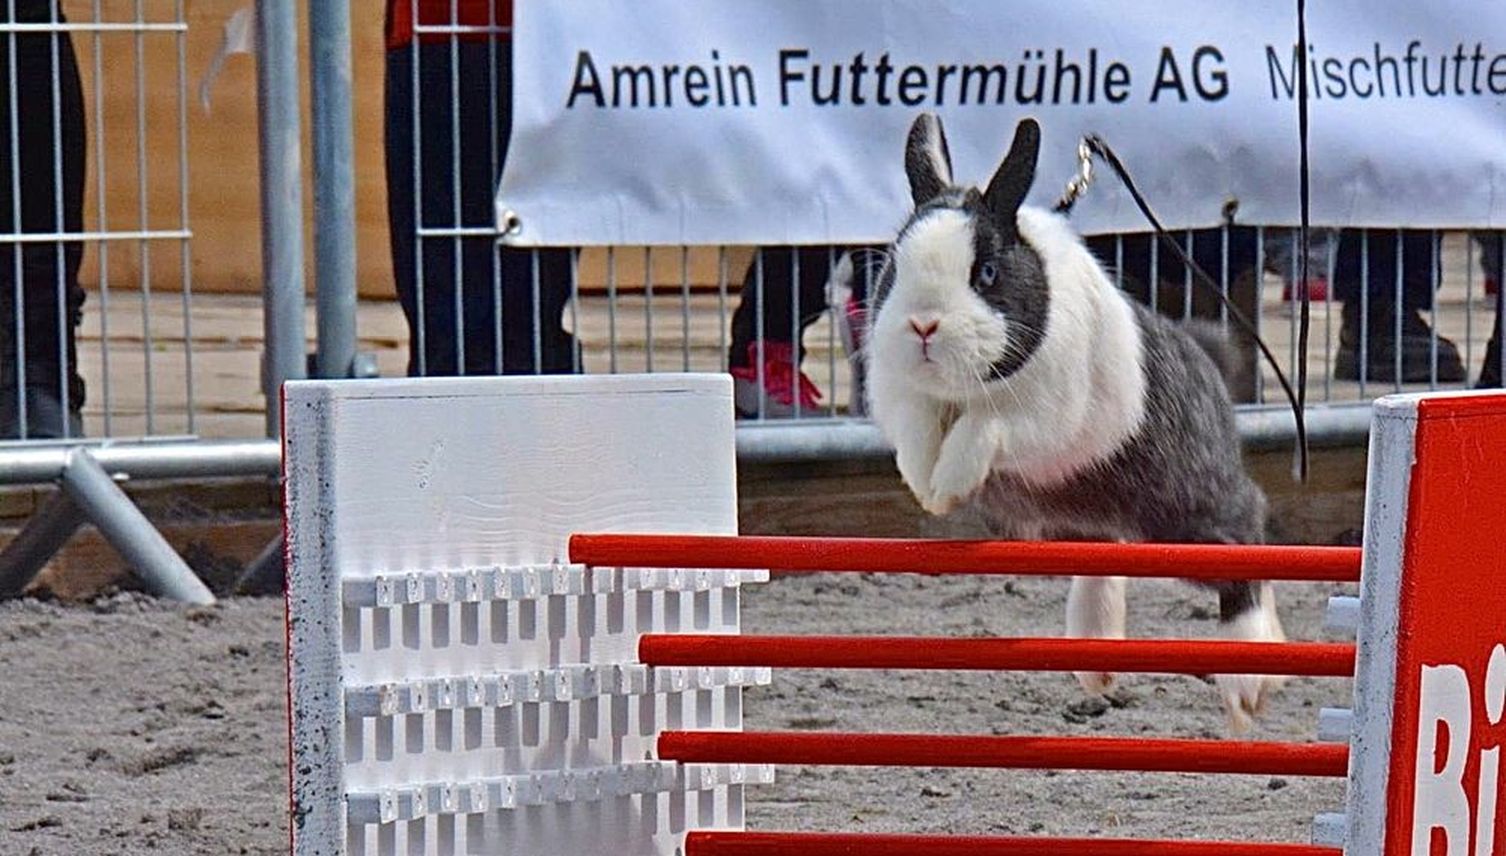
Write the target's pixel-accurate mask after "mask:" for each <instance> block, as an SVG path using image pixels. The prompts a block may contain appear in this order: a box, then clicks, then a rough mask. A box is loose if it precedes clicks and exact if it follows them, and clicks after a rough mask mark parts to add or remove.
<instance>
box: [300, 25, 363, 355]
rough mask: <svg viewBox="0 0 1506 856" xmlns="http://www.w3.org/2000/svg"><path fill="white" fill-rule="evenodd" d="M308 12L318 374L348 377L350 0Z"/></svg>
mask: <svg viewBox="0 0 1506 856" xmlns="http://www.w3.org/2000/svg"><path fill="white" fill-rule="evenodd" d="M308 10H309V65H310V68H309V76H310V87H311V101H310V111H309V121H310V122H311V123H312V124H313V127H312V128H311V129H310V132H311V135H312V140H313V155H314V164H313V175H314V288H315V299H316V301H317V305H318V316H317V321H316V323H317V331H318V350H317V358H316V360H317V365H318V371H319V376H320V377H325V378H343V377H350V375H351V373H352V368H353V366H354V365H355V359H356V183H355V138H354V131H353V130H352V121H351V86H350V73H351V72H350V0H313V2H311V3H309V4H308Z"/></svg>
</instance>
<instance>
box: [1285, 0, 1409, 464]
mask: <svg viewBox="0 0 1506 856" xmlns="http://www.w3.org/2000/svg"><path fill="white" fill-rule="evenodd" d="M1297 65H1298V66H1300V68H1298V69H1297V140H1298V144H1299V146H1300V152H1299V153H1298V158H1299V160H1298V172H1299V173H1300V174H1301V178H1300V182H1301V191H1300V194H1301V199H1300V204H1301V206H1302V220H1301V229H1300V232H1299V238H1298V241H1299V244H1300V249H1301V252H1302V261H1301V263H1300V271H1301V276H1302V278H1301V280H1300V281H1298V283H1297V299H1298V300H1299V301H1301V303H1302V308H1301V310H1300V311H1301V320H1300V321H1299V322H1298V325H1297V330H1298V332H1297V410H1298V412H1299V413H1305V412H1306V411H1307V336H1308V330H1309V328H1310V327H1311V325H1312V318H1311V306H1310V304H1311V295H1310V294H1308V291H1307V281H1308V270H1307V264H1308V258H1307V257H1308V249H1309V247H1310V246H1311V243H1310V237H1309V235H1308V227H1309V226H1310V225H1311V216H1310V215H1311V211H1312V184H1311V181H1310V175H1309V171H1308V163H1307V143H1308V137H1307V0H1297ZM1397 347H1398V348H1399V347H1400V344H1399V343H1398V345H1397ZM1297 443H1298V444H1299V445H1300V448H1299V449H1298V450H1297V479H1298V481H1301V482H1306V481H1307V467H1308V455H1307V431H1306V428H1305V426H1304V425H1303V424H1302V418H1301V417H1300V416H1299V417H1298V418H1297Z"/></svg>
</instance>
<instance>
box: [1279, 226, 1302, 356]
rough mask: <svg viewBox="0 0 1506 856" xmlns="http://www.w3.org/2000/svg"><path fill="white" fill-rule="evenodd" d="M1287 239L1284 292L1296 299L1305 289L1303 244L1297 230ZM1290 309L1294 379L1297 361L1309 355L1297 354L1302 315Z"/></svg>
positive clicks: (1288, 315)
mask: <svg viewBox="0 0 1506 856" xmlns="http://www.w3.org/2000/svg"><path fill="white" fill-rule="evenodd" d="M1286 237H1287V248H1286V249H1287V258H1288V259H1289V262H1288V264H1287V270H1286V284H1287V288H1283V289H1282V291H1283V292H1285V293H1289V294H1290V295H1292V296H1293V297H1296V295H1297V292H1298V290H1299V289H1301V288H1302V287H1303V285H1302V283H1300V282H1298V281H1297V280H1298V279H1300V278H1301V276H1302V259H1301V258H1299V256H1301V254H1302V242H1301V241H1300V240H1299V235H1298V233H1297V230H1296V229H1292V230H1290V231H1288V232H1287V236H1286ZM1288 289H1289V291H1288ZM1289 308H1291V309H1292V310H1293V311H1291V312H1288V313H1287V318H1289V319H1290V321H1291V323H1290V325H1289V327H1290V331H1289V335H1290V336H1291V340H1292V347H1291V354H1292V357H1291V359H1292V361H1291V373H1292V376H1293V377H1296V375H1297V373H1298V371H1300V370H1299V369H1298V368H1297V361H1298V360H1305V359H1307V355H1306V354H1299V353H1298V352H1297V316H1298V315H1299V314H1300V310H1298V309H1296V307H1289Z"/></svg>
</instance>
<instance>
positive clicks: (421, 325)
mask: <svg viewBox="0 0 1506 856" xmlns="http://www.w3.org/2000/svg"><path fill="white" fill-rule="evenodd" d="M397 2H399V3H401V2H403V0H397ZM408 20H410V21H412V22H413V26H414V30H415V32H414V33H413V34H412V38H411V39H410V40H409V41H408V56H409V57H410V58H411V59H412V62H411V63H409V66H410V68H409V74H408V85H409V87H410V90H411V91H410V92H409V93H408V96H409V98H408V101H409V103H408V108H409V116H410V117H411V120H410V123H409V124H410V126H411V133H412V135H413V164H412V167H413V295H414V299H413V303H414V306H415V311H414V316H415V317H414V320H415V322H416V326H417V327H418V329H417V330H416V331H415V332H414V339H415V340H416V341H414V342H412V343H410V344H409V347H410V348H414V349H416V350H417V352H418V359H417V360H415V361H414V363H415V367H416V368H417V369H418V374H419V376H421V377H422V376H427V375H428V374H429V347H428V345H429V317H428V316H429V310H428V301H427V299H426V298H425V295H424V290H425V289H424V243H425V241H427V240H428V238H427V237H425V235H424V228H425V227H426V226H428V225H429V224H428V223H426V222H425V221H424V169H423V162H424V135H423V99H422V98H420V97H419V93H420V92H421V91H422V81H423V77H422V75H421V73H420V72H421V66H422V63H423V56H422V52H421V51H419V49H418V47H419V45H418V43H419V37H418V33H417V29H418V25H419V17H418V0H408ZM436 240H437V239H436ZM499 317H500V316H499ZM499 329H500V326H499ZM499 362H500V361H499Z"/></svg>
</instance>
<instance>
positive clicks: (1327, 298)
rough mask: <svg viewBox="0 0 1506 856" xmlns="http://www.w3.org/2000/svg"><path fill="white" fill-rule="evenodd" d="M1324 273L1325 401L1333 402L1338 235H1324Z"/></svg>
mask: <svg viewBox="0 0 1506 856" xmlns="http://www.w3.org/2000/svg"><path fill="white" fill-rule="evenodd" d="M1324 234H1325V237H1324V239H1323V271H1324V277H1325V283H1326V284H1327V286H1328V291H1327V293H1325V294H1324V295H1323V297H1324V300H1323V400H1324V401H1332V400H1333V301H1334V271H1335V270H1336V269H1337V266H1338V253H1337V250H1338V247H1337V246H1336V245H1335V244H1334V242H1335V241H1337V240H1338V233H1324Z"/></svg>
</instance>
